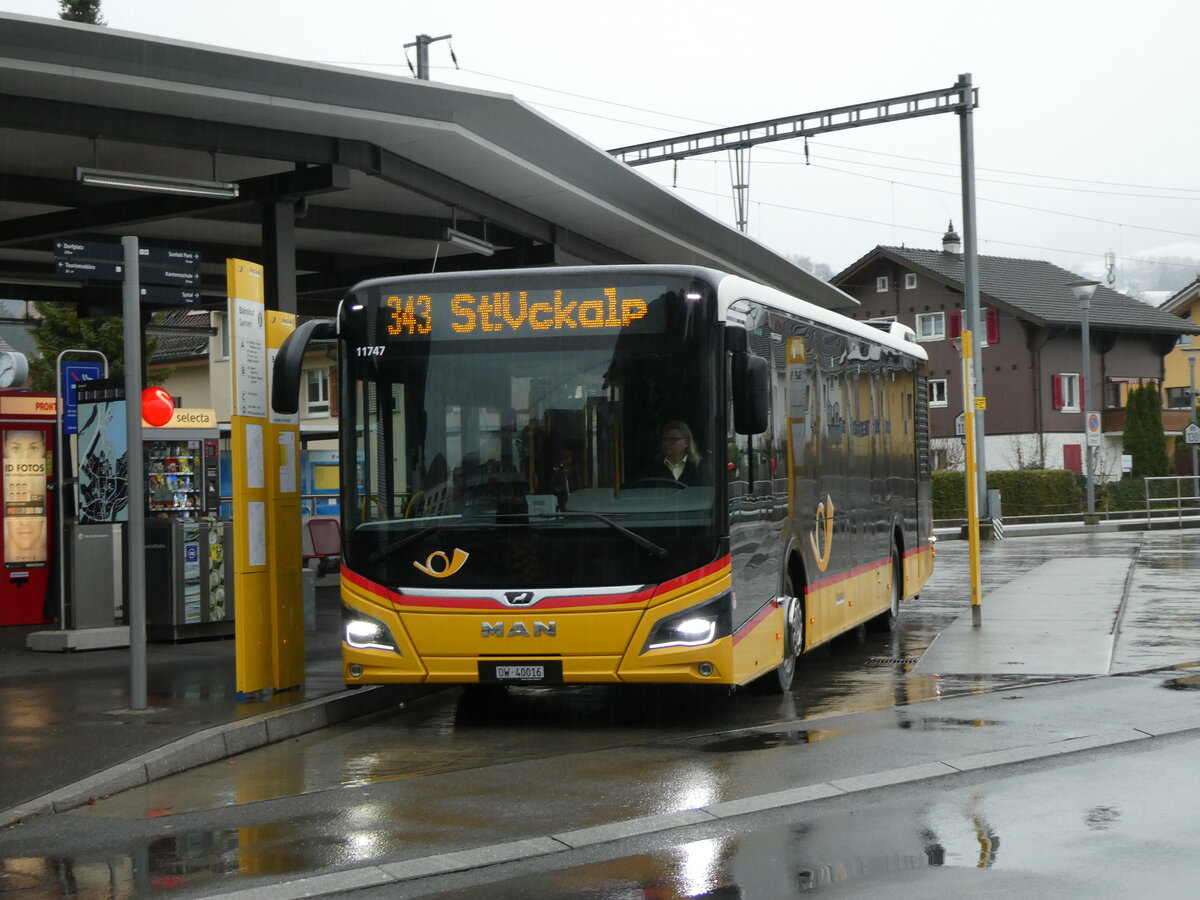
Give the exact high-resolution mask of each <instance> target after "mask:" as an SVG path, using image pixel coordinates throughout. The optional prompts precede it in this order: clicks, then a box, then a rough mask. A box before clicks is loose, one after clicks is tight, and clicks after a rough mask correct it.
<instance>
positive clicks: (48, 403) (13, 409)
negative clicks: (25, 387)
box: [0, 394, 58, 416]
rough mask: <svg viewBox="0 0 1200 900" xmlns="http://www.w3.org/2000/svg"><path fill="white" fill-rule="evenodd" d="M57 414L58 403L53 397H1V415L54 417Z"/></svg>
mask: <svg viewBox="0 0 1200 900" xmlns="http://www.w3.org/2000/svg"><path fill="white" fill-rule="evenodd" d="M57 414H58V401H57V400H56V399H55V398H53V397H30V396H25V395H22V394H5V395H3V396H0V415H4V416H54V415H57Z"/></svg>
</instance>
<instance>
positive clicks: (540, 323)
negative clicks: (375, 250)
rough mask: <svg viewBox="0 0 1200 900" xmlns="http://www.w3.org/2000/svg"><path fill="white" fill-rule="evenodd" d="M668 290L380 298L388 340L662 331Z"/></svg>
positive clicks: (463, 293) (632, 288)
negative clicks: (665, 295)
mask: <svg viewBox="0 0 1200 900" xmlns="http://www.w3.org/2000/svg"><path fill="white" fill-rule="evenodd" d="M663 293H664V289H663V288H662V287H658V288H646V287H636V286H635V287H628V288H615V287H608V288H601V289H599V290H596V289H595V288H591V289H587V288H580V289H575V290H565V289H560V288H551V289H541V290H511V291H491V292H488V293H470V292H466V291H456V292H445V293H437V294H392V295H388V296H385V297H383V298H382V303H381V307H382V314H383V316H384V323H383V324H385V325H386V328H387V334H388V336H389V337H390V338H394V339H400V340H403V339H404V338H410V337H421V338H433V339H453V338H457V339H463V338H466V339H470V338H498V337H530V336H536V335H549V334H562V333H564V332H570V333H575V334H589V333H590V334H597V333H606V332H608V333H612V332H616V331H619V330H620V329H623V328H631V327H632V328H634V329H635V330H637V331H639V332H646V333H659V332H661V331H663V330H664V325H665V319H666V316H665V313H664V311H663V307H664V304H663V303H661V302H660V303H655V302H653V301H654V300H655V299H656V298H658V297H660V296H662V295H663Z"/></svg>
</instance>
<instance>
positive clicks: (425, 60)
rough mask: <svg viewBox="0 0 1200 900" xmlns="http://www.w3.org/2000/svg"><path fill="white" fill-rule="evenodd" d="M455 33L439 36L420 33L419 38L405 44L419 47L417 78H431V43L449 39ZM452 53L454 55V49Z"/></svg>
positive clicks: (405, 47) (425, 79) (407, 46)
mask: <svg viewBox="0 0 1200 900" xmlns="http://www.w3.org/2000/svg"><path fill="white" fill-rule="evenodd" d="M451 37H453V35H450V34H442V35H438V36H437V37H430V36H429V35H427V34H418V35H417V39H416V40H415V41H412V42H410V43H407V44H405V45H404V49H405V50H407V49H408V48H409V47H416V48H417V78H418V79H420V80H421V81H428V80H429V45H430V44H432V43H434V42H435V41H448V40H450V38H451ZM450 55H451V56H453V55H454V51H453V50H451V51H450Z"/></svg>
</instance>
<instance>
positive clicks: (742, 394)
mask: <svg viewBox="0 0 1200 900" xmlns="http://www.w3.org/2000/svg"><path fill="white" fill-rule="evenodd" d="M770 406H771V385H770V379H769V368H768V366H767V361H766V360H765V359H763V358H762V357H761V356H754V355H753V354H750V353H735V354H733V430H734V431H736V432H737V433H738V434H762V433H763V432H764V431H766V430H767V424H768V413H769V412H770Z"/></svg>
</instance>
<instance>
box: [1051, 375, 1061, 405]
mask: <svg viewBox="0 0 1200 900" xmlns="http://www.w3.org/2000/svg"><path fill="white" fill-rule="evenodd" d="M1050 394H1051V396H1052V397H1053V398H1054V408H1055V409H1062V408H1063V386H1062V376H1061V375H1051V376H1050Z"/></svg>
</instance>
